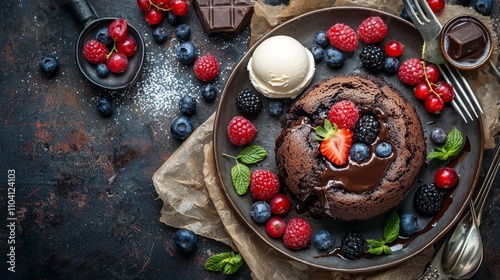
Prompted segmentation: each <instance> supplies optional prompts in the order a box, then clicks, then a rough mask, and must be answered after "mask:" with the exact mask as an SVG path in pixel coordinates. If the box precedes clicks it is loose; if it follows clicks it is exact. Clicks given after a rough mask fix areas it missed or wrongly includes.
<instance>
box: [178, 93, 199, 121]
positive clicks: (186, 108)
mask: <svg viewBox="0 0 500 280" xmlns="http://www.w3.org/2000/svg"><path fill="white" fill-rule="evenodd" d="M179 110H180V112H181V114H183V115H186V116H192V115H194V113H196V99H194V97H192V96H191V95H189V94H186V95H184V96H183V97H182V98H181V100H180V101H179Z"/></svg>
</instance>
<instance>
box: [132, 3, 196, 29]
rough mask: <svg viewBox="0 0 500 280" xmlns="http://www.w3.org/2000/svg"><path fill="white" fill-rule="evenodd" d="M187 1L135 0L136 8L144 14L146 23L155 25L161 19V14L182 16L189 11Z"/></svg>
mask: <svg viewBox="0 0 500 280" xmlns="http://www.w3.org/2000/svg"><path fill="white" fill-rule="evenodd" d="M189 5H190V2H189V1H187V0H137V6H139V9H141V10H142V11H143V12H144V18H145V19H146V22H147V23H149V24H151V25H156V24H158V23H160V22H161V20H162V19H163V12H168V11H170V12H171V13H173V14H174V15H176V16H184V15H186V14H187V12H188V10H189Z"/></svg>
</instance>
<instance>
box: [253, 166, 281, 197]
mask: <svg viewBox="0 0 500 280" xmlns="http://www.w3.org/2000/svg"><path fill="white" fill-rule="evenodd" d="M279 190H280V181H279V179H278V175H276V174H274V173H273V172H272V171H269V170H264V169H258V170H255V171H253V172H252V174H250V192H251V193H252V197H253V198H255V199H257V200H263V201H266V200H269V199H271V198H272V197H273V196H275V195H276V194H278V192H279Z"/></svg>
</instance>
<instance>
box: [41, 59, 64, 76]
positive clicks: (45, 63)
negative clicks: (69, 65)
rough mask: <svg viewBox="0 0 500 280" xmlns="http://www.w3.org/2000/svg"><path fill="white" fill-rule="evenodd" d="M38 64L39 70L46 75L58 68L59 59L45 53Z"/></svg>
mask: <svg viewBox="0 0 500 280" xmlns="http://www.w3.org/2000/svg"><path fill="white" fill-rule="evenodd" d="M38 65H39V66H40V70H42V72H43V73H44V74H45V75H47V76H51V75H53V74H54V73H55V72H56V71H57V69H58V68H59V60H57V58H56V57H55V56H53V55H45V56H43V57H42V59H40V62H39V64H38Z"/></svg>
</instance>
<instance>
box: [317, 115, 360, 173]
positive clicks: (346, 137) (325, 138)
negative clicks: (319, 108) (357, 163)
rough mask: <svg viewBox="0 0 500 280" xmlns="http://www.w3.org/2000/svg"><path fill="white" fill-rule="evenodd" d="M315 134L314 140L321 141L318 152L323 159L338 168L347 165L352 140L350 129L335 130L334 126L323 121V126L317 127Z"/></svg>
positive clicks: (335, 126) (327, 121)
mask: <svg viewBox="0 0 500 280" xmlns="http://www.w3.org/2000/svg"><path fill="white" fill-rule="evenodd" d="M316 134H317V135H316V139H317V140H320V141H322V142H321V144H320V146H319V150H320V152H321V154H322V155H323V156H324V157H326V158H327V159H328V160H329V161H330V162H332V163H333V164H335V165H338V166H342V165H344V164H346V163H347V160H348V159H349V150H350V149H351V146H352V138H353V137H352V131H351V130H350V129H347V128H337V125H336V124H333V125H332V123H331V122H330V121H329V120H325V126H324V127H321V126H319V127H317V128H316Z"/></svg>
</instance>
